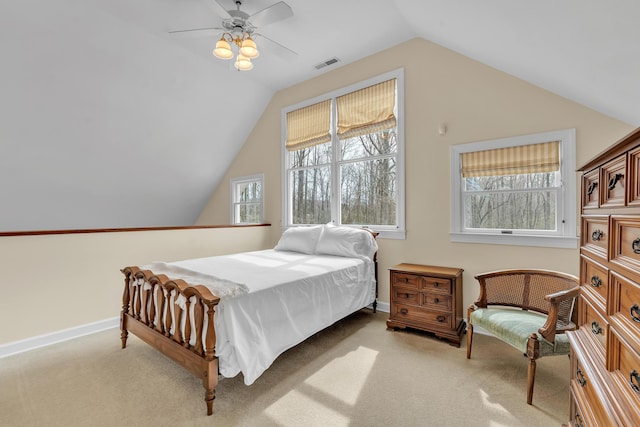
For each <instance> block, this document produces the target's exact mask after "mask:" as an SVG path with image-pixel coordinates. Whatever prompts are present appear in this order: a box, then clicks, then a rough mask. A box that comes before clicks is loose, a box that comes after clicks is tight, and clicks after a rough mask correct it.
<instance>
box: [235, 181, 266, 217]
mask: <svg viewBox="0 0 640 427" xmlns="http://www.w3.org/2000/svg"><path fill="white" fill-rule="evenodd" d="M256 181H259V182H260V185H261V187H262V196H261V197H260V221H259V222H257V223H255V222H238V221H237V220H236V210H235V206H236V204H238V203H239V202H238V201H237V200H236V194H237V191H236V187H237V186H238V184H244V183H247V182H256ZM230 184H231V188H230V191H229V192H230V198H231V203H230V204H231V224H234V225H244V224H261V223H263V222H264V190H265V188H264V174H256V175H248V176H240V177H236V178H231V180H230Z"/></svg>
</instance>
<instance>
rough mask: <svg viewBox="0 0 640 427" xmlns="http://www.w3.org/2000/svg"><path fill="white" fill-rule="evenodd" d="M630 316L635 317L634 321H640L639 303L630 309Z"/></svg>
mask: <svg viewBox="0 0 640 427" xmlns="http://www.w3.org/2000/svg"><path fill="white" fill-rule="evenodd" d="M629 316H631V318H632V319H633V321H634V322H638V323H640V307H638V304H633V305H632V306H631V308H630V309H629Z"/></svg>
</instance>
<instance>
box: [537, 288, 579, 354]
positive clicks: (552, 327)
mask: <svg viewBox="0 0 640 427" xmlns="http://www.w3.org/2000/svg"><path fill="white" fill-rule="evenodd" d="M579 293H580V286H576V287H574V288H571V289H566V290H563V291H559V292H555V293H553V294H549V295H547V296H545V297H544V299H545V300H547V301H549V314H548V316H547V321H546V322H545V324H544V325H543V326H542V327H541V328H540V329H538V332H540V334H541V335H542V336H543V337H544V339H546V340H547V341H549V342H554V340H555V339H556V333H563V332H564V331H569V330H572V329H575V324H573V323H570V324H567V325H565V326H563V327H561V328H558V327H557V324H558V306H559V305H560V303H561V302H563V301H566V300H571V299H573V298H575V297H577V296H578V294H579Z"/></svg>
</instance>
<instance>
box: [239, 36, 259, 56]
mask: <svg viewBox="0 0 640 427" xmlns="http://www.w3.org/2000/svg"><path fill="white" fill-rule="evenodd" d="M240 53H241V54H242V55H243V56H245V57H247V58H257V57H258V55H259V54H260V53H259V52H258V48H257V46H256V42H254V41H253V39H252V38H251V36H247V38H246V39H244V40H243V41H242V45H241V46H240Z"/></svg>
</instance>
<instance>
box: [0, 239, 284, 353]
mask: <svg viewBox="0 0 640 427" xmlns="http://www.w3.org/2000/svg"><path fill="white" fill-rule="evenodd" d="M270 228H271V227H246V228H245V227H242V228H213V229H194V230H170V231H137V232H114V233H94V234H62V235H58V234H54V235H43V236H12V237H0V259H1V260H2V269H1V271H2V275H1V276H0V284H1V289H2V295H1V297H0V324H1V325H2V327H1V328H0V345H2V344H6V343H9V342H14V341H18V340H22V339H27V338H31V337H35V336H38V335H44V334H48V333H52V332H57V331H60V330H63V329H67V328H73V327H77V326H81V325H85V324H88V323H92V322H98V321H102V320H105V319H110V318H113V317H117V316H118V315H119V314H120V309H121V307H122V290H123V286H124V276H123V275H122V274H121V273H120V269H121V268H123V267H125V266H128V265H142V264H146V263H149V262H152V261H178V260H181V259H188V258H199V257H205V256H212V255H221V254H227V253H234V252H243V251H249V250H258V249H265V248H266V247H269V245H270V243H269V240H270V235H271V234H273V233H271V231H270Z"/></svg>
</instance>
